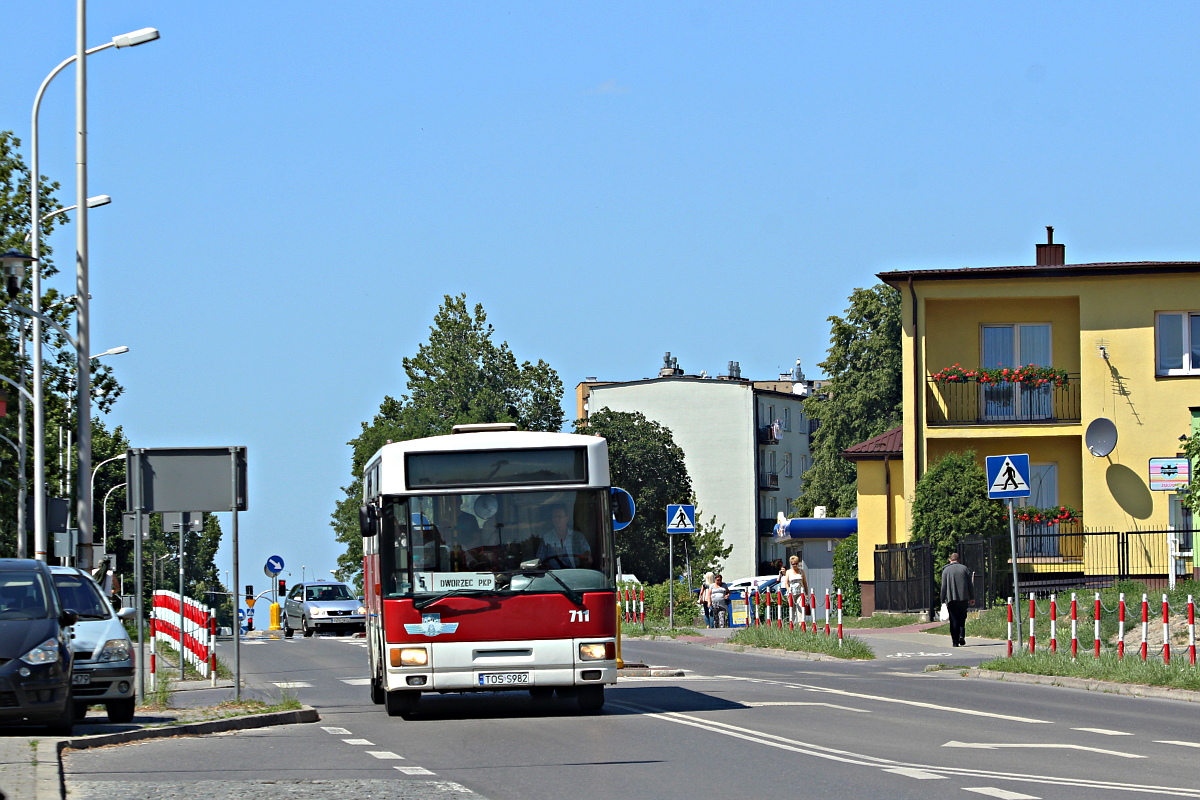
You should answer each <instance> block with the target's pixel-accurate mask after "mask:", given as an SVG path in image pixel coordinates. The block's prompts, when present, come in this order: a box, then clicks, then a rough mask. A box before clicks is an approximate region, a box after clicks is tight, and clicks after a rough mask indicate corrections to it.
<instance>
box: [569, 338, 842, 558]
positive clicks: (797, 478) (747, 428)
mask: <svg viewBox="0 0 1200 800" xmlns="http://www.w3.org/2000/svg"><path fill="white" fill-rule="evenodd" d="M820 383H821V382H819V381H806V380H805V379H804V375H803V373H802V372H800V368H799V363H798V362H797V366H796V369H795V370H793V371H792V373H790V374H786V375H781V376H780V377H779V379H778V380H773V381H751V380H747V379H744V378H742V377H741V370H740V367H739V365H738V363H737V362H735V361H731V362H729V369H728V371H727V373H726V374H725V375H721V376H719V377H716V378H711V377H708V375H707V373H705V372H701V373H700V374H698V375H685V374H683V370H681V369H679V366H678V363H677V361H676V360H675V359H672V358H671V354H670V353H667V354H666V358H665V360H664V364H663V367H662V369H661V370H660V371H659V376H658V377H657V378H648V379H645V380H639V381H624V382H605V381H598V380H596V379H594V378H589V379H587V380H586V381H584V382H583V383H580V384H579V385H578V386H577V387H576V401H577V405H578V408H577V411H578V414H579V416H580V418H584V417H587V415H588V414H589V413H595V412H597V411H600V410H602V409H604V408H608V409H611V410H613V411H624V412H634V411H638V412H641V413H642V414H644V415H645V416H646V417H647V418H648V419H651V420H654V421H655V422H657V423H659V424H660V425H663V426H664V427H666V428H669V429H670V431H671V435H672V436H673V437H674V439H675V443H676V444H677V445H679V447H680V448H681V449H682V450H683V454H684V463H685V464H686V465H687V470H688V475H690V476H691V479H692V487H693V490H694V491H695V493H696V505H697V506H698V508H699V510H700V512H701V513H702V514H703V515H704V518H705V519H706V520H711V519H715V521H716V523H717V524H719V525H724V526H725V539H726V544H731V545H733V552H732V553H731V554H730V556H729V558H728V559H727V561H726V564H725V569H724V573H725V577H726V578H727V579H729V580H737V579H739V578H743V577H747V576H750V575H756V574H760V572H761V570H762V569H763V563H764V562H769V561H772V560H774V559H782V558H786V556H787V550H786V549H785V548H786V543H777V542H776V541H775V539H774V538H773V537H772V530H773V526H774V525H775V518H776V514H777V513H778V512H780V511H782V512H784V513H785V514H790V506H791V501H792V500H793V499H795V498H796V497H797V496H798V495H799V494H800V487H801V484H802V482H803V480H802V477H803V475H804V472H805V471H806V470H807V469H808V468H809V466H811V464H812V451H811V449H810V447H809V444H810V433H811V431H810V430H809V428H810V426H809V420H808V417H807V416H806V415H805V414H804V405H803V401H804V398H805V397H806V396H807V395H808V394H809V392H811V391H812V390H813V388H814V386H815V385H819V384H820ZM686 501H687V499H686V498H679V501H678V502H686ZM662 512H663V515H664V530H663V535H664V536H666V530H665V524H666V523H665V515H666V509H662Z"/></svg>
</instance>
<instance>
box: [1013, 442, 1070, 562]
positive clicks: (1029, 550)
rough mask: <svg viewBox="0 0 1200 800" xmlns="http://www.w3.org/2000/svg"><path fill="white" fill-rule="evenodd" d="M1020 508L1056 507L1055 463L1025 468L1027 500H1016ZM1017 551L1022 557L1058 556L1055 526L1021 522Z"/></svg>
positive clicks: (1031, 465) (1056, 482)
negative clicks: (1027, 490)
mask: <svg viewBox="0 0 1200 800" xmlns="http://www.w3.org/2000/svg"><path fill="white" fill-rule="evenodd" d="M1020 504H1021V505H1022V506H1030V507H1033V508H1053V507H1054V506H1056V505H1058V464H1030V465H1029V497H1026V498H1022V499H1021V500H1020ZM1021 527H1022V533H1021V536H1020V537H1019V541H1018V546H1017V551H1018V552H1019V553H1020V554H1021V555H1023V556H1057V555H1059V551H1060V547H1059V541H1060V537H1059V535H1058V533H1059V531H1058V529H1057V528H1056V527H1052V526H1049V525H1044V524H1034V523H1029V522H1026V523H1022V526H1021Z"/></svg>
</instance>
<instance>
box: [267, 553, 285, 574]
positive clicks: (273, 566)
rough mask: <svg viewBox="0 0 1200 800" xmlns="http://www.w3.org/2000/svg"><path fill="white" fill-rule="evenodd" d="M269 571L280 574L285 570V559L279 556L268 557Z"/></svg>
mask: <svg viewBox="0 0 1200 800" xmlns="http://www.w3.org/2000/svg"><path fill="white" fill-rule="evenodd" d="M267 572H270V573H273V574H275V575H278V574H279V573H281V572H283V559H282V558H280V557H279V556H271V557H270V558H268V559H267Z"/></svg>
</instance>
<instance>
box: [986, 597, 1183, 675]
mask: <svg viewBox="0 0 1200 800" xmlns="http://www.w3.org/2000/svg"><path fill="white" fill-rule="evenodd" d="M1139 600H1140V598H1139ZM979 668H980V669H986V670H991V671H993V672H1020V673H1025V674H1027V675H1051V676H1055V677H1062V678H1087V679H1090V680H1099V681H1113V682H1115V683H1137V684H1142V685H1145V686H1169V687H1172V688H1175V689H1189V690H1191V691H1200V669H1197V668H1196V667H1193V666H1190V665H1189V664H1188V663H1187V660H1186V656H1185V657H1184V659H1182V660H1181V662H1175V663H1173V664H1169V665H1168V664H1164V663H1162V661H1161V660H1154V659H1148V660H1146V661H1144V662H1143V661H1142V660H1141V659H1140V658H1138V657H1136V656H1130V655H1128V654H1127V655H1126V656H1125V658H1124V660H1122V661H1118V660H1117V657H1116V655H1115V654H1112V653H1102V654H1101V656H1100V658H1094V657H1092V656H1091V655H1088V656H1081V657H1080V658H1078V659H1077V660H1075V661H1072V660H1071V657H1070V656H1069V655H1064V654H1062V653H1049V652H1040V653H1034V654H1033V655H1030V654H1028V653H1024V654H1022V655H1018V656H1014V657H1012V658H996V659H992V660H991V661H985V662H983V663H982V664H980V665H979Z"/></svg>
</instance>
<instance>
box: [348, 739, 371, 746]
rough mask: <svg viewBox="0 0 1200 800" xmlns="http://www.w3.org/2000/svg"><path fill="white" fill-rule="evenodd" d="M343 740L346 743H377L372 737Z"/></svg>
mask: <svg viewBox="0 0 1200 800" xmlns="http://www.w3.org/2000/svg"><path fill="white" fill-rule="evenodd" d="M342 741H343V742H345V743H346V744H368V745H374V744H375V743H374V742H372V741H371V740H370V739H342Z"/></svg>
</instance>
